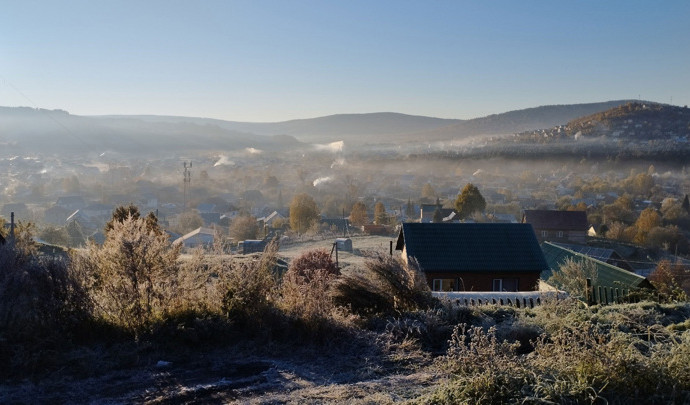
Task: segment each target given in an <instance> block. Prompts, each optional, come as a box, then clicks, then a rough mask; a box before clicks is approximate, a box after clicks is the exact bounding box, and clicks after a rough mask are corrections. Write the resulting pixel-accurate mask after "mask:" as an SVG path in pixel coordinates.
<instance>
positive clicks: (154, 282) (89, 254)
mask: <svg viewBox="0 0 690 405" xmlns="http://www.w3.org/2000/svg"><path fill="white" fill-rule="evenodd" d="M112 226H113V227H112V229H111V230H110V231H108V233H107V236H106V240H105V243H104V244H103V246H101V247H99V246H96V245H94V244H91V245H89V247H88V248H87V250H86V251H85V252H82V253H75V254H74V255H73V262H74V266H75V267H76V268H77V271H79V273H80V274H81V275H82V276H83V277H84V280H85V282H86V283H88V288H89V291H90V292H91V296H92V298H93V301H94V308H95V313H96V315H97V316H98V317H100V318H103V319H104V320H106V321H107V322H110V323H113V324H115V325H118V326H120V327H123V328H124V329H125V330H127V331H129V332H132V333H134V334H135V336H137V337H138V336H139V334H140V333H142V332H145V331H147V330H150V327H151V326H152V325H153V323H154V322H155V321H157V320H160V319H161V317H162V316H163V315H164V313H165V311H166V310H167V308H168V305H169V303H170V300H171V298H172V297H173V296H174V291H175V284H176V282H177V271H178V264H177V258H178V256H179V248H180V247H179V245H178V246H171V245H170V243H169V241H168V239H167V235H166V234H164V233H159V232H156V230H154V229H151V228H150V225H149V224H148V223H147V221H146V220H145V219H143V218H139V219H135V218H134V217H132V216H131V215H130V216H129V217H127V218H126V219H125V220H123V221H121V222H120V221H113V223H112Z"/></svg>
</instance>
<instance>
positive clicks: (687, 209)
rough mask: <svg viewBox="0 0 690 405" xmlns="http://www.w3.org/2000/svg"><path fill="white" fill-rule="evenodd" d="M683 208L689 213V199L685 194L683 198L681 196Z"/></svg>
mask: <svg viewBox="0 0 690 405" xmlns="http://www.w3.org/2000/svg"><path fill="white" fill-rule="evenodd" d="M682 207H683V209H684V210H685V212H687V213H688V214H690V200H688V195H687V194H685V198H683V204H682Z"/></svg>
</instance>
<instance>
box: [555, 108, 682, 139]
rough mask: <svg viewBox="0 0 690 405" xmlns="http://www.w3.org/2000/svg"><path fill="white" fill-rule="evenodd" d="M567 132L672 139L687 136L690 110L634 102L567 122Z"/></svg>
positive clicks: (630, 137) (631, 137)
mask: <svg viewBox="0 0 690 405" xmlns="http://www.w3.org/2000/svg"><path fill="white" fill-rule="evenodd" d="M567 128H568V130H567V132H568V133H569V134H572V135H575V134H577V133H578V132H579V133H580V134H581V135H583V136H605V135H606V136H614V137H618V138H627V139H646V140H649V139H673V138H682V137H686V138H687V137H688V136H689V135H690V108H688V107H687V106H685V107H677V106H672V105H666V104H655V103H641V102H633V103H627V104H625V105H622V106H619V107H616V108H612V109H610V110H606V111H603V112H600V113H596V114H592V115H588V116H585V117H582V118H578V119H576V120H572V121H570V122H568V125H567Z"/></svg>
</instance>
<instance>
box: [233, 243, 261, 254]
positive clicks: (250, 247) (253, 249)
mask: <svg viewBox="0 0 690 405" xmlns="http://www.w3.org/2000/svg"><path fill="white" fill-rule="evenodd" d="M265 248H266V241H265V240H255V239H247V240H243V241H241V242H240V243H238V244H237V252H238V253H241V254H249V253H261V252H263V251H264V249H265Z"/></svg>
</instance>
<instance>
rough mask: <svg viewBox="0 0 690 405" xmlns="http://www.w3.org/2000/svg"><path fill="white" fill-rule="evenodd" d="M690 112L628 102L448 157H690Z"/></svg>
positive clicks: (683, 160) (681, 160)
mask: <svg viewBox="0 0 690 405" xmlns="http://www.w3.org/2000/svg"><path fill="white" fill-rule="evenodd" d="M689 139H690V109H688V108H687V107H678V106H672V105H665V104H658V103H650V102H629V103H625V104H623V105H620V106H617V107H614V108H610V109H608V110H605V111H601V112H598V113H594V114H590V115H587V116H584V117H580V118H576V119H573V120H570V121H569V122H568V123H566V124H563V125H557V126H554V127H551V128H547V129H538V130H530V131H524V132H521V133H516V134H514V135H512V136H509V137H495V138H492V139H490V140H488V141H486V142H484V143H481V144H475V145H471V146H469V147H466V148H464V149H463V150H461V151H454V152H448V153H443V155H446V156H453V157H457V156H465V157H468V156H471V157H487V156H494V157H495V156H501V157H510V158H526V159H535V158H582V157H586V158H604V159H617V160H620V159H622V160H629V159H639V158H648V159H652V160H654V159H658V160H664V161H675V162H680V163H683V164H684V163H685V162H687V160H688V159H690V142H688V141H689Z"/></svg>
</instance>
